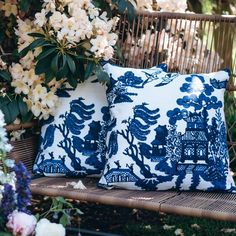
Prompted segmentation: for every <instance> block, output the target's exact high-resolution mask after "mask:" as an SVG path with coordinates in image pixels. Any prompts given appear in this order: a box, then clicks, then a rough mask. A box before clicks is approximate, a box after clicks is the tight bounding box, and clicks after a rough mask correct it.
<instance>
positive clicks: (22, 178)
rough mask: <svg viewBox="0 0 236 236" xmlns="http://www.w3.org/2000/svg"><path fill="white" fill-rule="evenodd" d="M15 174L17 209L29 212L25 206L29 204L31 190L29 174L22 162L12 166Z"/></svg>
mask: <svg viewBox="0 0 236 236" xmlns="http://www.w3.org/2000/svg"><path fill="white" fill-rule="evenodd" d="M13 170H14V172H15V174H16V179H17V181H16V192H17V206H18V211H22V212H25V213H29V211H28V210H27V206H29V205H30V204H31V201H30V199H31V196H32V195H31V191H30V188H29V184H30V183H31V175H30V173H29V172H28V170H27V169H26V167H25V166H24V164H23V163H22V162H18V163H16V164H15V166H14V168H13Z"/></svg>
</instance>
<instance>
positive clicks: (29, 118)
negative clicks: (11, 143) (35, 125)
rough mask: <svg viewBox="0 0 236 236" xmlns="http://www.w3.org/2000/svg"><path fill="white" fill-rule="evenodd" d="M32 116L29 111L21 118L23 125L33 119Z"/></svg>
mask: <svg viewBox="0 0 236 236" xmlns="http://www.w3.org/2000/svg"><path fill="white" fill-rule="evenodd" d="M33 117H34V115H33V113H32V112H31V111H29V112H28V113H27V114H26V115H25V116H22V117H21V120H22V122H23V123H27V122H29V121H31V120H32V119H33Z"/></svg>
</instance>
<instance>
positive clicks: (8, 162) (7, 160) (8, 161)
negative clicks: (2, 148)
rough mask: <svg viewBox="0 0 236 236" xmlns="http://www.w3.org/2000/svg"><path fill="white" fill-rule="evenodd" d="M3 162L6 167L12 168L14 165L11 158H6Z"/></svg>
mask: <svg viewBox="0 0 236 236" xmlns="http://www.w3.org/2000/svg"><path fill="white" fill-rule="evenodd" d="M4 164H5V165H6V166H7V167H9V168H13V167H14V165H15V161H14V160H12V159H6V160H5V161H4Z"/></svg>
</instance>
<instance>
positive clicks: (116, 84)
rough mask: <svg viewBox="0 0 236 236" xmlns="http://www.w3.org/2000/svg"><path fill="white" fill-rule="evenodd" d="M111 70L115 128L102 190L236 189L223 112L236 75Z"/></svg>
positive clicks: (109, 93) (110, 99) (110, 94)
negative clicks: (114, 188)
mask: <svg viewBox="0 0 236 236" xmlns="http://www.w3.org/2000/svg"><path fill="white" fill-rule="evenodd" d="M104 68H105V69H106V71H107V72H108V74H109V75H110V76H111V83H110V87H109V88H108V89H107V98H108V102H109V108H110V114H111V121H112V123H113V124H115V125H113V126H111V128H110V129H109V132H108V137H107V146H108V149H107V150H108V154H107V156H108V160H107V162H106V165H105V170H104V172H103V176H102V177H101V179H100V181H99V185H100V186H102V187H105V188H112V187H119V188H126V189H144V190H167V189H178V190H207V191H213V190H222V191H229V192H233V191H234V189H235V185H234V181H233V179H232V176H231V175H230V171H229V158H228V150H227V143H226V125H225V118H224V111H223V109H224V91H225V87H226V83H227V81H228V79H229V72H227V71H219V72H216V73H210V74H191V75H180V74H177V73H166V72H164V71H161V70H159V69H158V68H157V69H147V70H141V69H131V68H129V69H127V68H126V69H125V68H117V67H115V66H112V65H110V64H107V65H105V66H104Z"/></svg>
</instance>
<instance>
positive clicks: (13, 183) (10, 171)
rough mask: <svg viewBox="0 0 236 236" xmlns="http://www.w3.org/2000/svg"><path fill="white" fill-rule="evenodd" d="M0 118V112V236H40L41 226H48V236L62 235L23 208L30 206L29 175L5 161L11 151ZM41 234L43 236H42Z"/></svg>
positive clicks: (56, 226) (56, 227) (57, 227)
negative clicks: (6, 232) (7, 234)
mask: <svg viewBox="0 0 236 236" xmlns="http://www.w3.org/2000/svg"><path fill="white" fill-rule="evenodd" d="M4 126H5V122H4V116H3V114H2V112H1V110H0V163H1V165H0V235H2V233H3V231H5V229H7V231H9V232H11V233H12V234H13V235H14V236H30V235H33V234H34V233H36V234H35V235H36V236H41V235H44V233H45V231H42V230H45V228H44V227H49V229H50V233H51V234H50V235H58V236H65V228H64V227H63V226H62V225H61V224H52V223H50V222H49V221H48V220H46V219H41V220H40V221H39V222H38V223H37V219H36V217H35V216H33V215H32V214H31V213H30V211H29V210H28V209H27V208H28V206H29V205H30V204H31V201H30V200H31V191H30V188H29V184H30V182H31V176H30V174H29V172H28V171H27V169H26V167H25V166H24V164H23V163H22V162H18V163H14V161H12V160H10V159H7V158H6V153H7V152H9V151H10V150H11V145H9V144H8V140H7V138H6V131H5V129H4ZM42 232H43V234H42Z"/></svg>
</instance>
